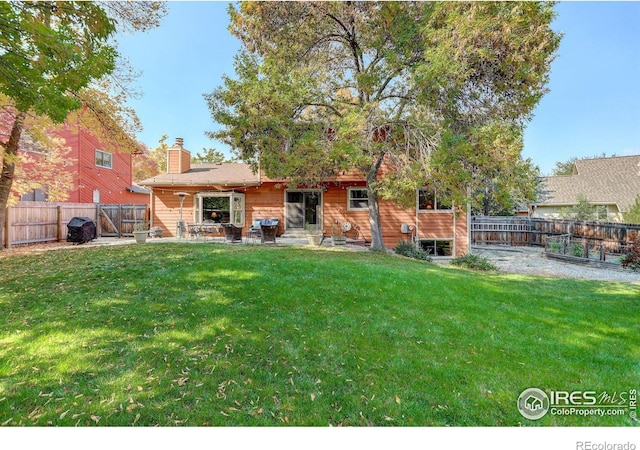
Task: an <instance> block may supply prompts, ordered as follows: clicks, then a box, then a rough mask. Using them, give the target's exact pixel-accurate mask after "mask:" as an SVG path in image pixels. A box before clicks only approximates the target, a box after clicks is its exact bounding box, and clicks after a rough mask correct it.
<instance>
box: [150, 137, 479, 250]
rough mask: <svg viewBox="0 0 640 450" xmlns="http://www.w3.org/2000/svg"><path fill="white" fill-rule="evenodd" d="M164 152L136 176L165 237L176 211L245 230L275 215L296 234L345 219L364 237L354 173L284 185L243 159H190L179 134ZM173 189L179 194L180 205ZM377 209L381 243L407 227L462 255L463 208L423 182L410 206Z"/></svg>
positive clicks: (328, 228)
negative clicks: (154, 167)
mask: <svg viewBox="0 0 640 450" xmlns="http://www.w3.org/2000/svg"><path fill="white" fill-rule="evenodd" d="M167 153H168V155H167V157H168V164H167V173H164V174H159V175H157V176H155V177H152V178H149V179H147V180H144V181H141V182H140V185H142V186H144V187H147V188H149V189H150V190H151V191H152V193H151V217H152V218H151V222H152V226H158V227H161V228H163V230H164V232H165V235H170V236H175V235H176V230H177V227H176V223H177V222H178V220H180V214H181V213H182V219H183V221H185V222H187V223H188V224H197V223H202V222H204V221H205V220H209V219H211V218H212V217H215V218H216V219H217V220H219V221H221V222H223V223H232V224H234V225H236V226H238V227H243V228H244V229H245V230H246V229H248V228H249V227H250V225H251V224H252V222H253V220H255V219H259V218H276V219H278V220H279V221H280V224H279V229H278V235H292V234H304V233H305V231H306V230H307V229H308V228H318V229H322V230H323V231H324V233H325V235H330V234H331V232H332V228H341V227H342V225H343V224H345V223H349V224H350V225H351V229H350V230H349V231H347V233H346V234H347V237H350V236H351V237H353V238H364V239H366V240H369V241H370V240H371V234H370V225H369V212H368V195H367V189H366V184H365V180H364V178H363V177H362V176H360V175H358V174H357V173H351V174H343V175H340V176H338V177H336V178H333V179H328V180H326V182H325V183H323V184H322V186H320V187H318V188H313V189H290V188H288V187H287V185H286V182H285V181H284V180H272V179H269V178H267V177H265V176H264V175H263V174H261V173H253V172H252V170H251V168H250V167H249V165H247V164H241V163H230V164H193V165H192V164H191V163H190V160H191V154H190V152H189V151H188V150H186V149H185V148H184V147H183V141H182V139H180V138H178V139H176V143H175V144H174V145H173V146H172V147H170V148H169V149H168V151H167ZM179 193H183V194H186V195H182V197H183V199H184V200H183V205H182V211H181V208H180V197H181V195H178V194H179ZM380 213H381V220H382V227H383V237H384V245H385V247H388V248H392V247H395V245H396V244H397V243H398V241H399V240H402V239H409V238H410V236H411V233H414V235H415V237H416V238H417V240H418V241H419V242H420V244H421V245H422V246H423V247H424V248H425V249H428V250H430V251H431V252H432V253H433V254H434V255H436V256H461V255H463V254H466V253H468V250H469V239H468V232H467V230H468V220H469V218H468V214H467V213H464V212H462V211H461V210H460V209H458V208H455V207H452V205H450V204H446V203H445V202H442V201H441V199H439V197H438V193H437V192H434V191H433V190H431V189H429V188H428V187H425V188H424V189H420V190H419V191H418V192H417V193H416V206H415V208H411V209H402V208H400V207H398V206H397V205H396V204H394V203H393V202H391V201H387V200H381V202H380ZM347 228H349V227H347Z"/></svg>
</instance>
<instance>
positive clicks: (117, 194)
mask: <svg viewBox="0 0 640 450" xmlns="http://www.w3.org/2000/svg"><path fill="white" fill-rule="evenodd" d="M53 134H54V135H56V136H58V137H61V138H62V139H64V141H65V145H66V147H68V151H67V153H66V154H65V155H64V158H65V159H64V161H62V164H61V166H60V167H57V168H56V173H55V174H53V175H55V176H56V177H61V176H62V175H63V174H61V172H60V171H64V172H66V174H67V175H69V177H70V179H71V185H70V186H69V187H68V188H67V189H68V197H67V198H66V200H65V201H66V202H73V203H103V204H147V205H148V204H149V194H150V193H149V191H148V190H146V189H144V188H142V187H141V186H138V185H137V184H135V183H134V182H133V175H132V165H133V161H134V158H136V157H137V155H134V154H130V153H125V152H118V151H117V149H113V148H110V147H107V146H105V145H104V144H103V143H102V142H100V141H99V140H98V139H97V138H96V137H95V136H93V135H92V134H91V133H89V132H88V131H87V130H84V129H82V128H75V129H72V128H71V127H70V126H69V125H68V124H66V123H65V124H63V125H62V126H61V127H59V128H57V129H56V130H55V131H54V132H53ZM20 152H22V154H24V155H28V156H29V160H30V161H31V162H29V163H26V164H25V165H24V166H25V167H23V169H24V170H23V172H24V173H26V174H27V175H26V176H29V177H30V178H37V177H39V176H44V174H42V173H40V170H39V160H40V159H42V158H44V157H45V156H44V154H43V153H42V152H40V151H39V149H38V146H37V145H36V144H34V142H33V141H32V140H31V139H30V138H29V136H28V132H27V133H25V134H24V135H23V139H22V141H21V144H20ZM41 181H43V183H44V184H47V180H42V179H41ZM20 200H21V201H46V200H47V193H46V192H45V191H43V190H41V189H34V190H32V191H30V192H27V193H22V194H21V196H20Z"/></svg>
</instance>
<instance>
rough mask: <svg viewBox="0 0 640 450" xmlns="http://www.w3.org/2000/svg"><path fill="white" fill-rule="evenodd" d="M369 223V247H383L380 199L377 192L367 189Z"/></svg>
mask: <svg viewBox="0 0 640 450" xmlns="http://www.w3.org/2000/svg"><path fill="white" fill-rule="evenodd" d="M369 225H371V248H383V247H384V243H383V240H382V223H381V222H380V199H379V197H378V193H377V192H371V191H369Z"/></svg>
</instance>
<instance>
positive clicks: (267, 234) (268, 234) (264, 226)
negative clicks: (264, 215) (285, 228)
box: [260, 219, 280, 244]
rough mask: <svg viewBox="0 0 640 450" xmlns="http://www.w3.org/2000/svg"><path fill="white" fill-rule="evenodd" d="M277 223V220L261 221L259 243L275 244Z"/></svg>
mask: <svg viewBox="0 0 640 450" xmlns="http://www.w3.org/2000/svg"><path fill="white" fill-rule="evenodd" d="M279 223H280V221H279V220H278V219H266V220H263V221H262V222H261V225H260V231H261V235H262V238H261V239H260V242H262V243H263V244H264V243H266V242H272V243H274V244H275V243H276V235H277V233H278V224H279Z"/></svg>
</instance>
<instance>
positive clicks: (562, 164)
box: [551, 153, 616, 176]
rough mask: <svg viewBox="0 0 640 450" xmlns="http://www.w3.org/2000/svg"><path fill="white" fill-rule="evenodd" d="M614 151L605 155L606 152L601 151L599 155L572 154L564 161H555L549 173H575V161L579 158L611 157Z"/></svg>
mask: <svg viewBox="0 0 640 450" xmlns="http://www.w3.org/2000/svg"><path fill="white" fill-rule="evenodd" d="M614 156H616V155H615V153H612V154H611V156H607V154H606V153H602V154H600V155H595V156H584V157H582V158H578V157H577V156H572V157H571V158H569V159H568V160H566V161H557V162H556V166H555V167H554V168H553V169H552V170H551V175H553V176H558V175H575V170H576V161H578V160H581V159H595V158H613V157H614Z"/></svg>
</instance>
